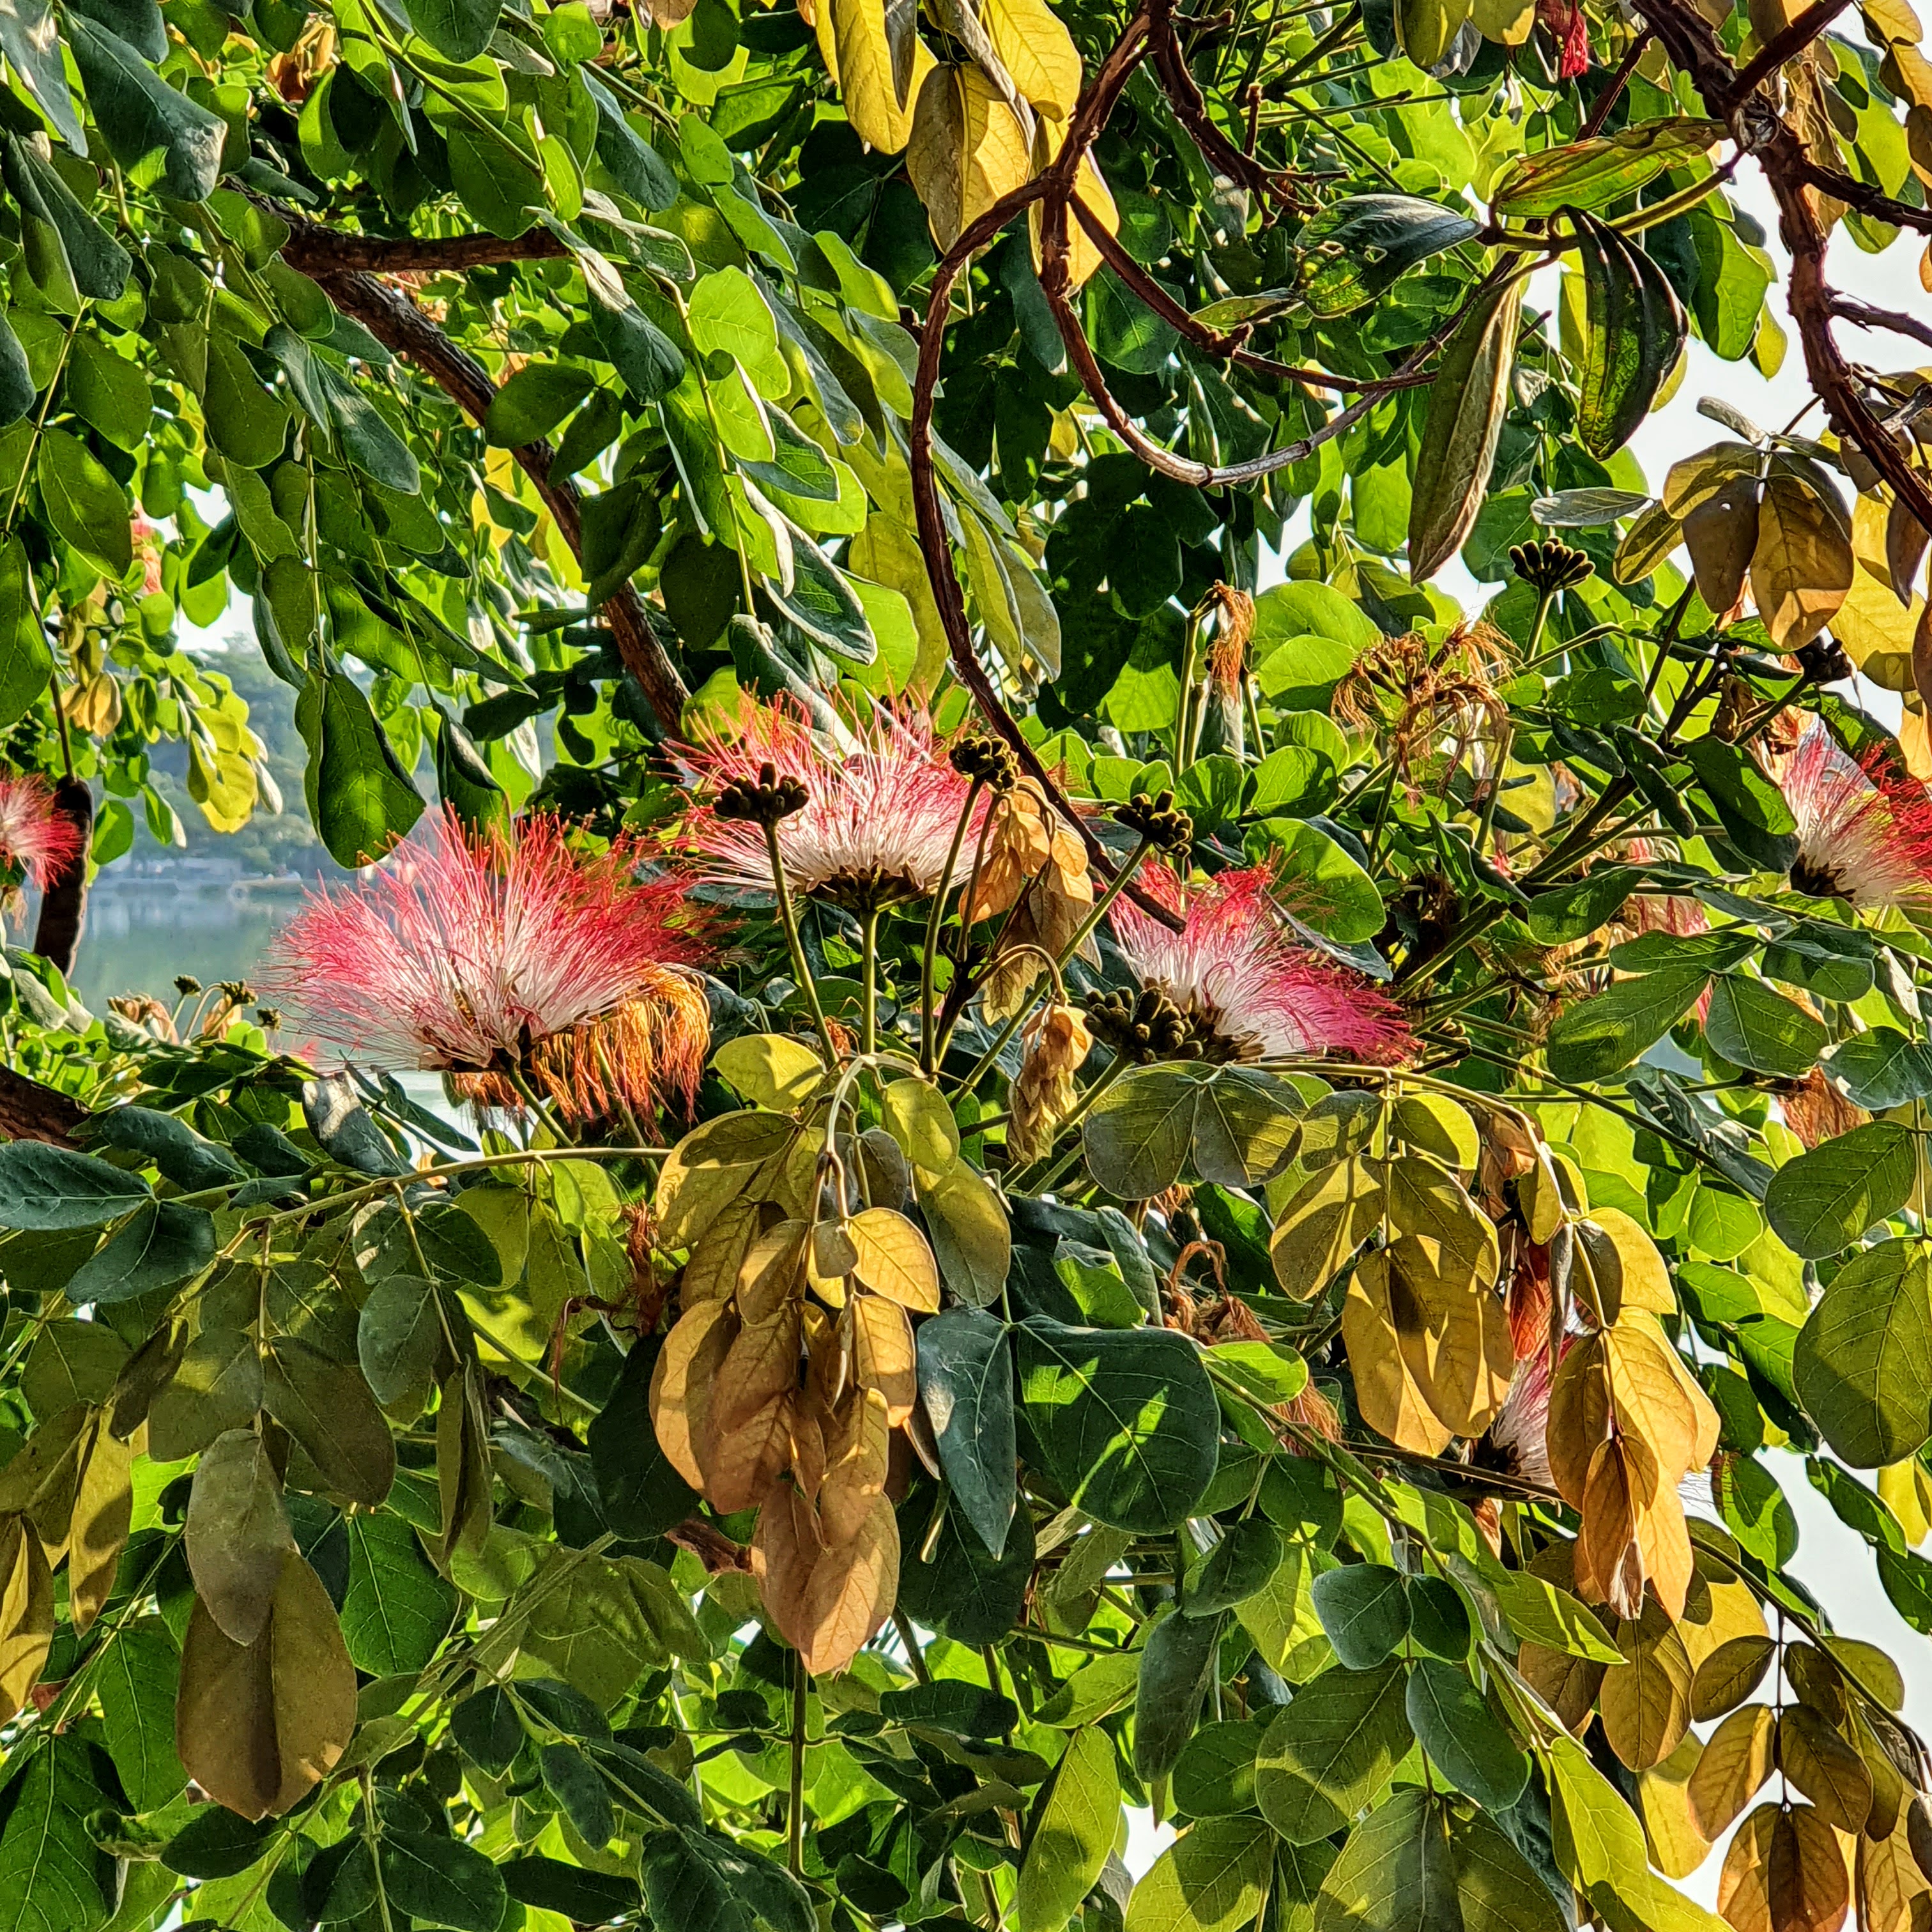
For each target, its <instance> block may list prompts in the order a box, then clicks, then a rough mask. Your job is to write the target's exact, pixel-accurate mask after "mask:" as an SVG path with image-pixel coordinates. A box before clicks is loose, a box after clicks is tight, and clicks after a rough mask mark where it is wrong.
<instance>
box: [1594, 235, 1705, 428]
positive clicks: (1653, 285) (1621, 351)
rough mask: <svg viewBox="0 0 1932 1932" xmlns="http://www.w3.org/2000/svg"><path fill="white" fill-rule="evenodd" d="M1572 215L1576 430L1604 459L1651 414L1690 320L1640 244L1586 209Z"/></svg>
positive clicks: (1674, 364) (1674, 363) (1675, 361)
mask: <svg viewBox="0 0 1932 1932" xmlns="http://www.w3.org/2000/svg"><path fill="white" fill-rule="evenodd" d="M1574 220H1575V222H1576V225H1577V242H1578V245H1579V250H1580V260H1581V262H1582V266H1583V291H1584V303H1585V315H1586V322H1585V327H1584V335H1583V368H1582V370H1581V371H1580V384H1579V386H1580V389H1581V390H1582V392H1583V393H1582V395H1581V397H1580V399H1579V404H1578V408H1577V438H1578V440H1579V441H1580V442H1581V443H1582V444H1583V447H1584V448H1585V449H1586V450H1588V451H1589V452H1590V454H1591V455H1592V456H1594V457H1596V458H1598V460H1602V459H1603V458H1607V457H1609V456H1611V455H1614V454H1615V453H1616V452H1617V451H1618V450H1619V449H1622V447H1623V446H1624V445H1625V443H1628V441H1629V440H1630V439H1631V436H1632V435H1633V434H1634V433H1635V431H1636V430H1637V425H1639V424H1640V423H1641V422H1643V419H1644V418H1645V417H1646V416H1648V415H1649V413H1650V408H1651V405H1652V403H1653V402H1654V401H1655V399H1656V396H1657V392H1658V389H1660V388H1661V386H1662V385H1663V383H1664V379H1665V377H1667V376H1668V375H1669V374H1670V372H1671V371H1672V370H1673V368H1675V367H1676V363H1677V359H1678V356H1679V353H1681V352H1682V349H1683V347H1684V338H1685V332H1686V329H1687V324H1686V323H1685V320H1684V311H1683V309H1682V308H1681V307H1680V306H1679V303H1678V300H1677V296H1676V292H1675V291H1674V290H1673V289H1672V287H1671V286H1670V283H1669V282H1668V281H1666V280H1665V279H1664V272H1663V270H1662V269H1660V268H1659V267H1658V266H1657V264H1656V263H1655V262H1653V261H1652V260H1651V258H1650V257H1649V256H1648V255H1647V254H1645V253H1644V251H1643V249H1642V248H1640V247H1639V246H1638V245H1637V244H1636V243H1635V242H1632V241H1628V240H1626V239H1625V238H1624V237H1623V236H1621V235H1619V234H1617V233H1616V232H1615V231H1614V230H1613V229H1610V228H1607V227H1606V226H1604V224H1603V223H1601V222H1600V221H1597V220H1592V217H1590V216H1589V215H1587V214H1577V215H1576V216H1575V217H1574Z"/></svg>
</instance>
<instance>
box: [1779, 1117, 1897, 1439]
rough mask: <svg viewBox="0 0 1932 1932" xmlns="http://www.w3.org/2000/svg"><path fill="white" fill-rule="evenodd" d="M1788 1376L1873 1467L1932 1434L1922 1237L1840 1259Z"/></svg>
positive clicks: (1818, 1416) (1822, 1422)
mask: <svg viewBox="0 0 1932 1932" xmlns="http://www.w3.org/2000/svg"><path fill="white" fill-rule="evenodd" d="M1827 1145H1832V1143H1827ZM1792 1376H1793V1381H1794V1382H1795V1383H1796V1386H1797V1390H1798V1399H1799V1401H1800V1402H1801V1403H1803V1404H1804V1406H1805V1413H1806V1414H1807V1415H1809V1416H1810V1417H1811V1419H1812V1421H1814V1422H1815V1423H1817V1425H1818V1427H1819V1428H1820V1430H1821V1431H1823V1434H1824V1437H1825V1439H1826V1442H1829V1443H1830V1444H1831V1445H1832V1448H1833V1449H1834V1450H1835V1451H1836V1452H1837V1453H1838V1455H1840V1456H1841V1457H1843V1460H1845V1461H1846V1462H1847V1463H1851V1464H1852V1465H1853V1466H1855V1467H1857V1468H1858V1469H1877V1468H1881V1467H1883V1466H1886V1465H1888V1464H1890V1463H1900V1462H1903V1461H1904V1460H1906V1457H1909V1456H1912V1455H1915V1454H1917V1453H1918V1451H1919V1449H1921V1448H1922V1447H1923V1446H1924V1444H1925V1442H1926V1441H1927V1438H1928V1437H1932V1259H1928V1257H1927V1253H1926V1251H1925V1247H1924V1244H1923V1243H1922V1242H1919V1241H1885V1242H1882V1243H1881V1244H1879V1246H1878V1247H1875V1248H1871V1249H1868V1250H1866V1252H1865V1253H1862V1254H1859V1255H1855V1256H1852V1259H1851V1260H1849V1262H1846V1264H1845V1265H1844V1267H1843V1268H1841V1270H1840V1271H1838V1274H1837V1276H1836V1277H1835V1278H1834V1280H1832V1284H1831V1286H1829V1288H1827V1289H1826V1291H1825V1292H1824V1295H1823V1297H1822V1298H1820V1301H1819V1302H1818V1304H1817V1307H1815V1308H1814V1309H1813V1310H1812V1311H1811V1316H1810V1317H1809V1318H1808V1319H1807V1321H1806V1322H1805V1326H1804V1328H1803V1329H1802V1331H1800V1332H1799V1337H1798V1344H1797V1348H1796V1352H1795V1354H1794V1356H1793V1363H1792Z"/></svg>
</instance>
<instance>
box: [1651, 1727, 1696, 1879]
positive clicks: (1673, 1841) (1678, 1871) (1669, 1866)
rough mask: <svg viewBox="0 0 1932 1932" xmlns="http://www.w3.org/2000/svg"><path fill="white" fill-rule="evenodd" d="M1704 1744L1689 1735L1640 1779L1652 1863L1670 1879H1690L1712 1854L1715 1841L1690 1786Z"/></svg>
mask: <svg viewBox="0 0 1932 1932" xmlns="http://www.w3.org/2000/svg"><path fill="white" fill-rule="evenodd" d="M1703 1751H1704V1747H1703V1745H1702V1744H1701V1743H1700V1742H1699V1741H1698V1739H1697V1738H1696V1737H1695V1736H1686V1737H1685V1739H1683V1740H1682V1742H1681V1743H1679V1745H1678V1747H1677V1748H1676V1750H1675V1751H1673V1752H1672V1753H1671V1754H1670V1756H1669V1757H1667V1758H1666V1759H1664V1761H1663V1762H1662V1763H1661V1764H1655V1765H1653V1766H1651V1768H1650V1769H1649V1770H1648V1771H1646V1772H1645V1773H1644V1774H1643V1776H1642V1777H1641V1778H1639V1779H1638V1780H1637V1811H1638V1814H1639V1815H1640V1817H1642V1818H1643V1829H1644V1835H1645V1837H1646V1838H1648V1839H1649V1841H1650V1856H1651V1862H1652V1864H1655V1866H1656V1867H1657V1868H1658V1870H1659V1871H1661V1873H1663V1874H1664V1876H1665V1877H1666V1878H1679V1879H1682V1878H1688V1877H1689V1876H1691V1873H1693V1872H1694V1871H1695V1870H1697V1867H1699V1866H1700V1865H1701V1864H1703V1862H1704V1861H1705V1859H1706V1858H1707V1857H1708V1856H1709V1855H1710V1850H1711V1841H1709V1839H1708V1838H1706V1837H1705V1835H1704V1834H1703V1832H1701V1831H1700V1829H1698V1826H1697V1819H1696V1817H1694V1815H1693V1814H1692V1812H1691V1799H1690V1791H1689V1786H1690V1781H1691V1774H1692V1773H1693V1772H1695V1771H1696V1769H1697V1766H1698V1763H1699V1760H1700V1759H1701V1758H1702V1757H1703Z"/></svg>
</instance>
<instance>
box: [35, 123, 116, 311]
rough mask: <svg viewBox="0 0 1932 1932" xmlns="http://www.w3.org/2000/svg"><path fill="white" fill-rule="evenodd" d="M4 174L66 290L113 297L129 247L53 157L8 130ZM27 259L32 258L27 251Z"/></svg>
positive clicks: (107, 298) (110, 299)
mask: <svg viewBox="0 0 1932 1932" xmlns="http://www.w3.org/2000/svg"><path fill="white" fill-rule="evenodd" d="M6 178H7V187H9V188H10V189H11V190H13V198H14V199H15V201H16V202H18V203H19V205H20V213H21V216H22V219H23V224H25V223H31V224H33V229H34V231H37V233H39V234H41V235H43V236H46V238H47V239H48V240H49V242H50V243H51V245H52V250H53V251H54V252H55V254H56V255H57V257H58V276H59V279H60V280H61V281H63V282H65V284H67V292H68V293H71V294H73V295H74V296H88V297H90V298H91V299H93V300H95V301H97V302H113V301H115V300H116V299H118V296H120V293H121V290H123V289H124V288H125V287H127V274H128V271H129V269H130V268H131V267H132V266H133V263H132V262H131V260H130V258H129V256H128V254H127V250H126V249H124V248H122V247H121V245H120V243H119V242H116V241H115V239H114V238H113V236H111V235H110V234H109V233H108V232H107V229H104V227H102V226H101V223H99V222H98V221H97V220H95V218H94V217H93V216H92V214H89V212H88V211H87V210H86V208H84V207H83V206H82V205H81V203H80V199H78V197H77V196H76V195H75V193H74V190H73V189H72V188H71V187H68V184H67V181H66V179H65V177H64V176H63V175H62V174H61V173H60V172H59V171H58V169H56V168H55V166H54V165H53V163H52V161H51V160H49V159H48V158H47V157H46V155H45V154H42V153H41V152H40V150H39V149H38V148H37V147H36V146H35V145H34V144H33V143H32V142H31V141H23V140H22V139H20V137H19V136H17V135H11V136H8V138H7V154H6ZM28 259H29V260H30V261H31V260H32V259H33V255H32V254H31V252H30V254H29V257H28Z"/></svg>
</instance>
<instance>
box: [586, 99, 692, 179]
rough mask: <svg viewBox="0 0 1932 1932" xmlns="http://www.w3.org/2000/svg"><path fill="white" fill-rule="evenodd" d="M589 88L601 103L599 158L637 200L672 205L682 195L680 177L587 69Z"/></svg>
mask: <svg viewBox="0 0 1932 1932" xmlns="http://www.w3.org/2000/svg"><path fill="white" fill-rule="evenodd" d="M582 78H583V86H584V89H585V91H586V92H587V93H588V94H589V96H590V98H591V99H592V101H595V103H596V104H597V158H598V160H600V161H601V162H602V163H604V166H605V167H606V168H607V169H609V171H610V174H611V175H612V177H613V179H615V181H616V184H617V185H618V186H619V187H620V188H622V190H623V191H624V192H625V193H626V194H628V196H630V197H631V199H632V200H633V201H635V202H640V203H641V204H642V205H643V206H644V207H646V208H650V209H652V210H653V211H655V210H656V209H658V208H668V207H670V205H671V204H672V202H674V201H676V199H677V196H678V185H677V176H676V175H675V174H673V172H671V169H670V164H669V163H667V161H665V160H664V158H663V157H662V156H661V155H660V154H658V151H657V150H656V149H655V148H653V147H652V145H650V143H649V142H648V141H646V139H644V138H643V136H642V135H640V133H638V132H637V130H636V129H635V128H634V127H632V126H631V124H630V122H629V121H628V120H627V119H626V118H625V115H624V110H622V108H621V107H619V105H618V104H617V101H616V96H615V95H613V94H612V93H611V92H610V89H608V88H607V87H606V86H604V83H602V81H601V80H598V77H597V76H596V75H595V74H593V73H591V72H589V71H587V70H586V71H583V74H582Z"/></svg>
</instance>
